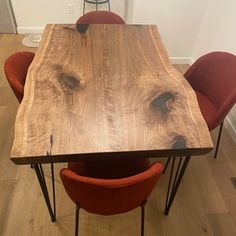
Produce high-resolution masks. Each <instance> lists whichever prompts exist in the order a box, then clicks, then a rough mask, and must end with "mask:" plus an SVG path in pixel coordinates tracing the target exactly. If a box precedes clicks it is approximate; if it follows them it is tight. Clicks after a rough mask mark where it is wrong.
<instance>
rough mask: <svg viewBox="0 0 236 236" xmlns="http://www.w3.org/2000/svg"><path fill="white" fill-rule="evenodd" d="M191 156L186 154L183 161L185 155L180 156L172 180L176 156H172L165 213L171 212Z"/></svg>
mask: <svg viewBox="0 0 236 236" xmlns="http://www.w3.org/2000/svg"><path fill="white" fill-rule="evenodd" d="M190 157H191V156H186V157H185V159H184V161H183V157H180V159H179V163H178V166H177V169H176V172H175V177H174V180H173V181H172V177H173V172H174V166H175V160H176V157H172V165H171V172H170V178H169V183H168V190H167V195H166V204H165V215H168V214H169V211H170V208H171V205H172V203H173V201H174V199H175V195H176V193H177V191H178V188H179V185H180V183H181V180H182V178H183V175H184V173H185V170H186V168H187V166H188V163H189V160H190ZM182 161H183V163H182Z"/></svg>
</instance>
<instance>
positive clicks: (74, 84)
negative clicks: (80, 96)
mask: <svg viewBox="0 0 236 236" xmlns="http://www.w3.org/2000/svg"><path fill="white" fill-rule="evenodd" d="M59 81H60V83H61V85H62V86H63V87H66V88H67V89H69V90H75V91H77V90H79V89H80V80H79V79H77V78H76V77H74V76H73V75H70V74H66V73H61V74H60V75H59Z"/></svg>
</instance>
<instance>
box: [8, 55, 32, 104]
mask: <svg viewBox="0 0 236 236" xmlns="http://www.w3.org/2000/svg"><path fill="white" fill-rule="evenodd" d="M34 55H35V54H34V53H32V52H17V53H14V54H13V55H11V56H10V57H8V58H7V60H6V61H5V65H4V71H5V75H6V77H7V80H8V82H9V84H10V86H11V88H12V90H13V92H14V94H15V95H16V97H17V99H18V101H19V102H21V101H22V99H23V96H24V85H25V79H26V75H27V71H28V68H29V66H30V64H31V62H32V60H33V59H34Z"/></svg>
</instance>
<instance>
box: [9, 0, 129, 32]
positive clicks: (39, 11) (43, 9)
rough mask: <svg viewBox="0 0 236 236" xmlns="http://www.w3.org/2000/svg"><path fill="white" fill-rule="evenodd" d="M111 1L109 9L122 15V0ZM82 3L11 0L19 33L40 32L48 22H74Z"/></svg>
mask: <svg viewBox="0 0 236 236" xmlns="http://www.w3.org/2000/svg"><path fill="white" fill-rule="evenodd" d="M111 2H112V3H111V10H112V11H113V12H116V13H118V14H119V15H121V16H123V14H124V0H111ZM68 4H72V6H73V12H72V13H71V14H69V12H68ZM82 4H83V1H82V0H24V1H22V0H12V7H13V10H14V14H15V18H16V22H17V29H18V32H19V33H34V32H42V30H43V28H44V27H45V25H46V24H49V23H74V22H75V21H76V20H77V19H78V17H79V16H80V15H82ZM89 5H90V6H89ZM103 7H104V8H105V7H106V5H103ZM88 9H89V10H92V9H93V8H91V4H88V5H87V6H86V10H88ZM94 10H95V8H94Z"/></svg>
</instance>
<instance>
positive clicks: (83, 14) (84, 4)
mask: <svg viewBox="0 0 236 236" xmlns="http://www.w3.org/2000/svg"><path fill="white" fill-rule="evenodd" d="M84 12H85V0H84V5H83V15H84Z"/></svg>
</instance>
